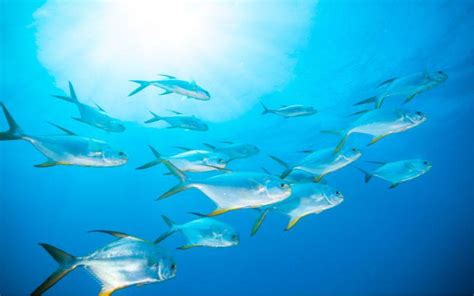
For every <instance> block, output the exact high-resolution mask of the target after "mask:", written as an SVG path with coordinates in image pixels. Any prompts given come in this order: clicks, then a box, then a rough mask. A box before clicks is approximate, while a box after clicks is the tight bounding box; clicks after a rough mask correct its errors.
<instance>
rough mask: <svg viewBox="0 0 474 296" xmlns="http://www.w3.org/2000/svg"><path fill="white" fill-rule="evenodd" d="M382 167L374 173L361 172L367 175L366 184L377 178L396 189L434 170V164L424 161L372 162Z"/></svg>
mask: <svg viewBox="0 0 474 296" xmlns="http://www.w3.org/2000/svg"><path fill="white" fill-rule="evenodd" d="M372 163H375V164H379V165H380V167H379V168H377V169H376V170H374V171H373V172H368V171H365V170H363V169H361V168H359V170H360V171H361V172H363V173H364V174H365V182H366V183H367V182H369V181H370V179H371V178H372V177H373V176H375V177H379V178H381V179H383V180H386V181H389V182H390V183H391V185H390V188H395V187H396V186H398V184H400V183H403V182H406V181H409V180H413V179H415V178H418V177H419V176H421V175H424V174H426V173H427V172H428V171H429V170H431V168H432V166H433V165H432V164H431V163H430V162H429V161H427V160H423V159H407V160H400V161H394V162H372Z"/></svg>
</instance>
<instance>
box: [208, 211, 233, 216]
mask: <svg viewBox="0 0 474 296" xmlns="http://www.w3.org/2000/svg"><path fill="white" fill-rule="evenodd" d="M234 210H237V209H215V210H214V211H212V212H211V213H209V214H207V217H214V216H219V215H222V214H224V213H227V212H230V211H234Z"/></svg>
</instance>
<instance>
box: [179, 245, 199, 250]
mask: <svg viewBox="0 0 474 296" xmlns="http://www.w3.org/2000/svg"><path fill="white" fill-rule="evenodd" d="M196 247H200V245H184V246H181V247H178V248H176V249H177V250H182V251H184V250H188V249H191V248H196Z"/></svg>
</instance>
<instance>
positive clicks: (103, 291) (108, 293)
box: [98, 286, 127, 296]
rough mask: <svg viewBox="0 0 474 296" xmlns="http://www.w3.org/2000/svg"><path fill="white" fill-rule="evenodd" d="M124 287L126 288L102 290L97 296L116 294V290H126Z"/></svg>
mask: <svg viewBox="0 0 474 296" xmlns="http://www.w3.org/2000/svg"><path fill="white" fill-rule="evenodd" d="M126 287H127V286H121V287H116V288H102V290H100V292H99V295H98V296H110V295H112V294H113V293H115V292H117V291H118V290H120V289H123V288H126Z"/></svg>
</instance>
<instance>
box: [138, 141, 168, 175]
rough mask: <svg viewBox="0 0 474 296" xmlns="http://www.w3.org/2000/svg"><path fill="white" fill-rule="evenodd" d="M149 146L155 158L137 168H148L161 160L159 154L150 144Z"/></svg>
mask: <svg viewBox="0 0 474 296" xmlns="http://www.w3.org/2000/svg"><path fill="white" fill-rule="evenodd" d="M148 146H149V147H150V150H151V152H152V153H153V155H154V156H155V160H152V161H150V162H147V163H145V164H144V165H142V166H139V167H138V168H137V170H144V169H148V168H151V167H153V166H155V165H157V164H160V163H161V162H162V159H161V154H160V153H159V152H158V151H157V150H156V149H155V148H154V147H153V146H151V145H148Z"/></svg>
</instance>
